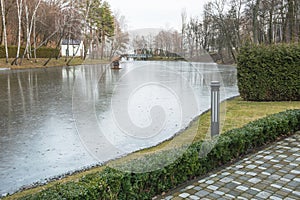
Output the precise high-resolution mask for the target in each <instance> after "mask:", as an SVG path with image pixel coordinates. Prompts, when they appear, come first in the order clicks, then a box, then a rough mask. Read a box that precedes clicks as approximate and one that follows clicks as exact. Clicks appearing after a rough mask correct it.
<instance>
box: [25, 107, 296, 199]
mask: <svg viewBox="0 0 300 200" xmlns="http://www.w3.org/2000/svg"><path fill="white" fill-rule="evenodd" d="M298 130H300V110H288V111H285V112H281V113H278V114H274V115H271V116H268V117H265V118H263V119H260V120H256V121H254V122H251V123H249V124H247V125H245V126H244V127H242V128H238V129H234V130H231V131H228V132H226V133H224V134H222V135H221V136H219V139H218V140H217V143H216V144H215V145H213V148H212V150H211V151H207V152H206V150H207V149H210V143H205V142H196V143H194V144H192V145H191V146H190V147H189V148H188V149H187V151H185V153H184V154H183V155H182V156H181V157H180V158H179V159H177V160H176V161H175V162H173V163H172V164H170V165H168V166H166V167H163V168H162V169H159V170H156V171H152V172H147V173H127V172H120V171H117V170H115V169H112V168H106V169H105V170H104V171H102V172H97V173H93V174H89V175H86V176H84V177H82V178H81V179H80V180H79V181H77V182H68V183H62V184H57V185H55V186H52V187H50V188H48V189H45V190H43V191H40V192H38V193H36V194H33V195H28V196H25V197H23V198H22V199H151V198H152V197H153V196H155V195H157V194H161V193H162V192H164V191H166V190H168V189H171V188H173V187H176V186H178V185H179V184H181V183H183V182H185V181H187V180H188V179H192V178H193V177H195V176H200V175H204V174H206V173H207V172H209V171H211V170H213V169H215V168H217V167H219V166H221V165H223V164H225V163H228V162H231V161H233V160H235V159H237V158H239V157H240V156H242V155H244V154H246V153H249V152H250V151H253V150H254V149H255V148H257V147H261V146H262V145H265V144H267V143H270V142H273V141H275V140H276V139H278V137H282V136H285V135H288V134H291V133H295V132H296V131H298ZM204 144H206V145H204ZM179 151H180V149H179ZM176 152H177V149H174V150H171V151H169V152H165V153H162V154H159V155H156V156H154V157H153V158H152V161H151V162H150V163H148V165H154V164H155V163H154V162H157V163H156V164H163V163H161V162H164V161H165V159H168V158H169V157H170V156H172V154H174V153H176ZM203 152H204V153H203ZM205 152H206V153H205ZM200 153H201V155H204V156H199V155H200ZM202 153H203V154H202ZM157 156H160V157H161V158H162V157H163V156H165V159H157ZM142 159H143V158H142ZM141 163H143V160H141V159H137V160H134V161H132V162H130V163H126V166H125V167H130V166H133V165H137V164H140V167H142V165H147V163H144V164H141Z"/></svg>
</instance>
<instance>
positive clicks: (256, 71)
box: [237, 44, 300, 101]
mask: <svg viewBox="0 0 300 200" xmlns="http://www.w3.org/2000/svg"><path fill="white" fill-rule="evenodd" d="M237 60H238V62H237V71H238V75H237V77H238V87H239V92H240V95H241V97H242V98H243V99H245V100H248V101H299V100H300V78H299V77H300V45H293V44H289V45H288V44H281V45H270V46H264V45H258V46H256V45H245V46H244V47H243V48H241V50H240V52H239V55H238V59H237Z"/></svg>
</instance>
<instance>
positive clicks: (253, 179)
mask: <svg viewBox="0 0 300 200" xmlns="http://www.w3.org/2000/svg"><path fill="white" fill-rule="evenodd" d="M248 181H249V182H250V183H254V184H256V183H259V182H261V179H259V178H251V179H249V180H248Z"/></svg>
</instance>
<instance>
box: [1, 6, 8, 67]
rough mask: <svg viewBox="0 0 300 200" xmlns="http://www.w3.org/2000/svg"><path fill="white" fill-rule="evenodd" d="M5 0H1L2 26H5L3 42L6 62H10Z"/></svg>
mask: <svg viewBox="0 0 300 200" xmlns="http://www.w3.org/2000/svg"><path fill="white" fill-rule="evenodd" d="M4 6H5V5H4V1H3V0H1V15H2V27H3V40H4V41H3V42H4V47H5V62H6V63H8V48H7V34H6V21H5V9H4V8H5V7H4Z"/></svg>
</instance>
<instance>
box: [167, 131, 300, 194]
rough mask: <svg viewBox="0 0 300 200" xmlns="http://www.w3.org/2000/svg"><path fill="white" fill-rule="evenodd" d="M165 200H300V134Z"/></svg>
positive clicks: (193, 184)
mask: <svg viewBox="0 0 300 200" xmlns="http://www.w3.org/2000/svg"><path fill="white" fill-rule="evenodd" d="M163 199H166V200H169V199H203V200H204V199H218V200H219V199H273V200H277V199H278V200H279V199H285V200H293V199H295V200H298V199H300V133H299V132H298V133H297V134H295V135H294V136H291V137H289V138H286V139H284V140H283V141H280V142H277V143H275V144H273V145H272V146H270V147H268V148H266V149H264V150H261V151H259V152H257V153H255V154H253V155H250V156H248V157H247V158H245V159H243V160H241V161H239V162H237V163H235V164H233V165H231V166H229V167H227V168H225V169H223V170H221V171H218V172H216V173H213V174H209V176H208V177H205V178H203V179H200V180H198V181H195V182H194V183H192V184H191V185H188V186H187V187H184V188H179V189H177V190H175V191H173V192H171V194H168V196H164V197H163Z"/></svg>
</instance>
